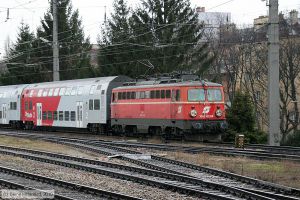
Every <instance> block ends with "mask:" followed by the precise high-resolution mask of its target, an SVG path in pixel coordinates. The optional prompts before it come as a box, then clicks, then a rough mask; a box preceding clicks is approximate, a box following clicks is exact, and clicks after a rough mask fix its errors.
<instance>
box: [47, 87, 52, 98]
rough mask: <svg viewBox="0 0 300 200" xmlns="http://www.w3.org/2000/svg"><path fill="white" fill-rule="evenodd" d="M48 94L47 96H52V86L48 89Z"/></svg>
mask: <svg viewBox="0 0 300 200" xmlns="http://www.w3.org/2000/svg"><path fill="white" fill-rule="evenodd" d="M48 96H49V97H52V96H53V88H51V89H50V90H49V93H48Z"/></svg>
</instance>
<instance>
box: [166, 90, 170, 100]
mask: <svg viewBox="0 0 300 200" xmlns="http://www.w3.org/2000/svg"><path fill="white" fill-rule="evenodd" d="M166 98H168V99H169V98H171V90H166Z"/></svg>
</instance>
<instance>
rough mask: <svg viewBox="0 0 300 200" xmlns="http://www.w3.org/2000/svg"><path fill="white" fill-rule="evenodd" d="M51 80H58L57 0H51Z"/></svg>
mask: <svg viewBox="0 0 300 200" xmlns="http://www.w3.org/2000/svg"><path fill="white" fill-rule="evenodd" d="M52 7H53V81H59V48H58V36H57V29H58V25H57V0H53V5H52Z"/></svg>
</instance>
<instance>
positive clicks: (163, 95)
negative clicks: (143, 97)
mask: <svg viewBox="0 0 300 200" xmlns="http://www.w3.org/2000/svg"><path fill="white" fill-rule="evenodd" d="M165 92H166V91H165V90H162V91H161V92H160V98H162V99H164V98H165V97H166V95H165Z"/></svg>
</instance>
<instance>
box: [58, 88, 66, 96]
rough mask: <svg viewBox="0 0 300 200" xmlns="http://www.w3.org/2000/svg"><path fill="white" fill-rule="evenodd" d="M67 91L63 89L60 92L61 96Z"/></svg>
mask: <svg viewBox="0 0 300 200" xmlns="http://www.w3.org/2000/svg"><path fill="white" fill-rule="evenodd" d="M65 91H66V88H61V89H60V91H59V96H64V95H65Z"/></svg>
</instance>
